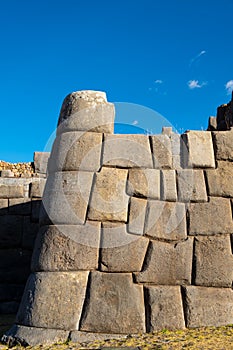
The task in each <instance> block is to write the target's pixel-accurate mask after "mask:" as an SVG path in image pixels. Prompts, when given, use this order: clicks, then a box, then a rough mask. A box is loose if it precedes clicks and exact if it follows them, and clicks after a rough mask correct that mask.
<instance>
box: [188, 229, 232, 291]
mask: <svg viewBox="0 0 233 350" xmlns="http://www.w3.org/2000/svg"><path fill="white" fill-rule="evenodd" d="M194 242H195V249H194V252H195V260H194V261H195V284H196V285H199V286H205V287H231V285H232V281H233V256H232V252H231V242H230V235H227V236H214V237H196V238H195V241H194Z"/></svg>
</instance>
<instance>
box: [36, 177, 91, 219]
mask: <svg viewBox="0 0 233 350" xmlns="http://www.w3.org/2000/svg"><path fill="white" fill-rule="evenodd" d="M92 180H93V173H91V172H83V171H79V172H57V173H54V174H51V175H50V176H49V178H48V180H47V183H46V187H45V191H44V196H43V207H44V208H43V210H42V211H41V213H40V223H41V224H50V223H51V222H52V223H53V224H58V225H62V224H68V225H76V224H84V222H85V220H86V212H87V206H88V202H89V197H90V192H91V187H92Z"/></svg>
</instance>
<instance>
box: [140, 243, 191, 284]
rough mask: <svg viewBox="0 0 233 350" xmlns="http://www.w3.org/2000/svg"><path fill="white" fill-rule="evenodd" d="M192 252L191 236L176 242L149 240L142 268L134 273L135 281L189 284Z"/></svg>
mask: <svg viewBox="0 0 233 350" xmlns="http://www.w3.org/2000/svg"><path fill="white" fill-rule="evenodd" d="M192 252H193V239H192V238H188V239H187V240H186V241H184V242H178V243H167V242H160V241H152V242H150V244H149V249H148V251H147V256H146V259H145V262H144V269H143V271H142V272H140V273H138V274H136V280H137V282H143V283H154V284H161V285H166V284H168V285H176V284H190V283H191V273H192Z"/></svg>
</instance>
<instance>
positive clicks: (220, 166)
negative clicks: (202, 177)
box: [206, 161, 233, 197]
mask: <svg viewBox="0 0 233 350" xmlns="http://www.w3.org/2000/svg"><path fill="white" fill-rule="evenodd" d="M232 173H233V163H232V162H224V161H219V162H218V163H217V169H215V170H206V177H207V184H208V191H209V195H210V196H223V197H233V182H232Z"/></svg>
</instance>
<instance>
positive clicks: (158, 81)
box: [155, 79, 163, 84]
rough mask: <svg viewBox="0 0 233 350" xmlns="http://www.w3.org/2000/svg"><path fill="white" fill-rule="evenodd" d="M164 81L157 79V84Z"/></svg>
mask: <svg viewBox="0 0 233 350" xmlns="http://www.w3.org/2000/svg"><path fill="white" fill-rule="evenodd" d="M162 83H163V81H162V80H160V79H157V80H155V84H162Z"/></svg>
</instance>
